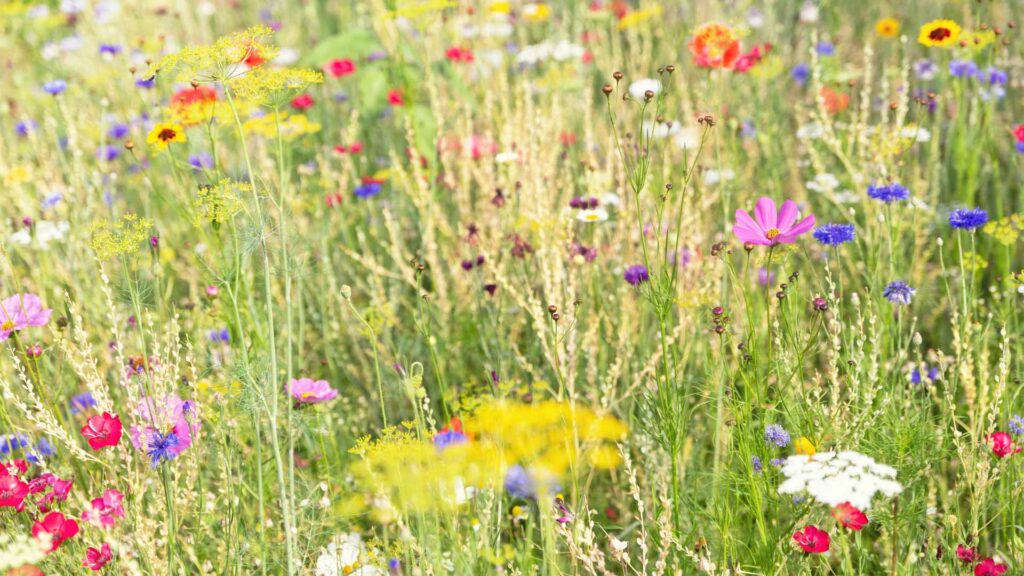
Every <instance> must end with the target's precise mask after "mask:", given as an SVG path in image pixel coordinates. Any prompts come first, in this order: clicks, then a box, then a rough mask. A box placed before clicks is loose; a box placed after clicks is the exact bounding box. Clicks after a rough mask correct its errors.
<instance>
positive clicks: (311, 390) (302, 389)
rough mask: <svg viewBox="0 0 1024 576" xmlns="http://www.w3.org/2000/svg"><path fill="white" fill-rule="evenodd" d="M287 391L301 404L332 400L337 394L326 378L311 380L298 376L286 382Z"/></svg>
mask: <svg viewBox="0 0 1024 576" xmlns="http://www.w3.org/2000/svg"><path fill="white" fill-rule="evenodd" d="M288 393H289V394H291V395H292V398H295V400H296V402H299V403H302V404H318V403H320V402H327V401H328V400H333V399H334V398H336V397H337V396H338V391H337V390H335V389H334V388H331V385H330V384H328V383H327V380H315V381H314V380H313V379H312V378H299V379H298V380H292V381H291V382H289V383H288Z"/></svg>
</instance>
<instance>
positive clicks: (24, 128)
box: [14, 120, 39, 137]
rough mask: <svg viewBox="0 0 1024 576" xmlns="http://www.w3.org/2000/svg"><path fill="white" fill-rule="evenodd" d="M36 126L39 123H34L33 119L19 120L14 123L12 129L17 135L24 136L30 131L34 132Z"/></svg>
mask: <svg viewBox="0 0 1024 576" xmlns="http://www.w3.org/2000/svg"><path fill="white" fill-rule="evenodd" d="M38 127H39V125H38V124H36V121H35V120H19V121H18V123H17V124H15V125H14V131H15V132H16V133H17V134H18V136H22V137H25V136H28V135H29V134H31V133H32V132H35V131H36V128H38Z"/></svg>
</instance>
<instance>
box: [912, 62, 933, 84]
mask: <svg viewBox="0 0 1024 576" xmlns="http://www.w3.org/2000/svg"><path fill="white" fill-rule="evenodd" d="M936 70H938V67H937V66H936V65H935V62H932V61H931V60H929V59H927V58H922V59H920V60H918V61H916V62H914V75H915V76H917V79H918V80H931V79H932V78H934V77H935V72H936Z"/></svg>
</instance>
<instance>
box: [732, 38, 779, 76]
mask: <svg viewBox="0 0 1024 576" xmlns="http://www.w3.org/2000/svg"><path fill="white" fill-rule="evenodd" d="M771 50H772V45H771V44H764V45H763V46H754V47H753V48H751V49H750V52H747V53H746V54H743V55H742V56H740V57H739V58H738V59H737V60H736V63H735V64H733V67H732V69H733V70H735V71H737V72H740V73H743V72H746V71H748V70H750V69H751V68H753V67H754V66H757V65H758V64H759V63H760V62H761V59H762V58H764V57H765V56H766V55H767V54H768V53H769V52H771Z"/></svg>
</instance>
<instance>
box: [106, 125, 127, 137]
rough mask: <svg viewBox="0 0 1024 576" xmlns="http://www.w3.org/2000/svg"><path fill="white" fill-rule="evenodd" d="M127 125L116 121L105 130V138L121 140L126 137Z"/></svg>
mask: <svg viewBox="0 0 1024 576" xmlns="http://www.w3.org/2000/svg"><path fill="white" fill-rule="evenodd" d="M128 132H129V129H128V125H127V124H121V123H120V122H118V123H117V124H114V125H113V126H111V127H110V128H109V129H108V130H107V138H110V139H111V140H123V139H124V138H127V137H128Z"/></svg>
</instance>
